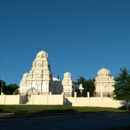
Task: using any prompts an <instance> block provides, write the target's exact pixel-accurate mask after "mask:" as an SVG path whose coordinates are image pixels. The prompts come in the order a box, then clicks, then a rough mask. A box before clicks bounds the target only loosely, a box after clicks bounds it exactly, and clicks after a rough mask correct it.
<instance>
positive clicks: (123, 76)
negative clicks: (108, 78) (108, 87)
mask: <svg viewBox="0 0 130 130" xmlns="http://www.w3.org/2000/svg"><path fill="white" fill-rule="evenodd" d="M120 71H121V72H120V73H119V75H118V76H117V77H116V78H115V85H114V88H115V89H114V99H115V100H125V101H126V107H127V110H129V105H128V101H129V100H130V71H129V70H127V69H126V68H122V69H120Z"/></svg>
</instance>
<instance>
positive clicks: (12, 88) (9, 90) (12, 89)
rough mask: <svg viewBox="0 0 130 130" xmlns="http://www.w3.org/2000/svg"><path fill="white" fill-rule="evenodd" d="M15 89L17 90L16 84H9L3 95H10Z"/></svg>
mask: <svg viewBox="0 0 130 130" xmlns="http://www.w3.org/2000/svg"><path fill="white" fill-rule="evenodd" d="M16 89H18V85H17V84H9V85H7V87H6V92H5V94H7V95H12V94H13V92H14V91H15V90H16Z"/></svg>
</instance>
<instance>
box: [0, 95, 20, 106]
mask: <svg viewBox="0 0 130 130" xmlns="http://www.w3.org/2000/svg"><path fill="white" fill-rule="evenodd" d="M0 104H2V105H17V104H20V95H0Z"/></svg>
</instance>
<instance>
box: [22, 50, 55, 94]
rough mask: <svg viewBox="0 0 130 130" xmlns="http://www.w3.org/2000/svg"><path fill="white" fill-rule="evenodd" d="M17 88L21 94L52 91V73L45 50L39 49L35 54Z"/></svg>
mask: <svg viewBox="0 0 130 130" xmlns="http://www.w3.org/2000/svg"><path fill="white" fill-rule="evenodd" d="M19 90H20V93H21V94H22V95H24V94H47V93H49V92H50V91H51V92H53V81H52V74H51V70H50V64H49V61H48V54H47V53H46V52H44V51H40V52H39V53H38V54H37V55H36V58H35V59H34V61H33V64H32V68H31V70H30V71H29V73H25V74H23V78H22V80H21V82H20V88H19Z"/></svg>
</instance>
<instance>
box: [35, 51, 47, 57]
mask: <svg viewBox="0 0 130 130" xmlns="http://www.w3.org/2000/svg"><path fill="white" fill-rule="evenodd" d="M42 56H47V53H46V52H45V51H43V50H42V51H40V52H38V53H37V57H42Z"/></svg>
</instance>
